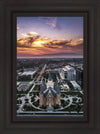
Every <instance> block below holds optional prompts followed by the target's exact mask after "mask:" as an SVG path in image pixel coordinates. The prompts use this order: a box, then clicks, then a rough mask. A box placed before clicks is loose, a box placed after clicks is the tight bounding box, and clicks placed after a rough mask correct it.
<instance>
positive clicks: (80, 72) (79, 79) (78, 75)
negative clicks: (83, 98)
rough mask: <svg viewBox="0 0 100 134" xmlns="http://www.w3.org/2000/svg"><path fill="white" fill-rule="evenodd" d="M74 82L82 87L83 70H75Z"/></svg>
mask: <svg viewBox="0 0 100 134" xmlns="http://www.w3.org/2000/svg"><path fill="white" fill-rule="evenodd" d="M76 81H77V83H79V84H80V85H81V86H83V70H81V69H76Z"/></svg>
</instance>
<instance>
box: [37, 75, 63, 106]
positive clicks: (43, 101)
mask: <svg viewBox="0 0 100 134" xmlns="http://www.w3.org/2000/svg"><path fill="white" fill-rule="evenodd" d="M57 104H58V105H61V101H60V88H59V85H58V83H57V82H55V83H54V82H53V80H52V78H51V75H50V74H49V78H48V81H47V83H45V82H44V81H43V82H42V85H41V88H40V105H41V106H42V105H44V106H47V107H48V108H52V107H53V106H55V105H57Z"/></svg>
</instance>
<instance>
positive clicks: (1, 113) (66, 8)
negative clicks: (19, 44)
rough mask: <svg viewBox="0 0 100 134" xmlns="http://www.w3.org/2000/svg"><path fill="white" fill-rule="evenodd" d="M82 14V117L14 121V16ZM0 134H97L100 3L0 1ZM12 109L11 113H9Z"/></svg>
mask: <svg viewBox="0 0 100 134" xmlns="http://www.w3.org/2000/svg"><path fill="white" fill-rule="evenodd" d="M32 12H33V13H34V14H36V13H38V14H42V13H47V15H48V14H49V13H54V12H55V13H57V12H58V13H59V14H60V13H61V14H62V13H66V12H69V13H77V14H79V13H82V14H86V17H85V18H87V19H86V20H85V22H87V23H86V25H85V27H86V30H85V41H86V42H85V43H86V44H87V47H86V49H84V50H86V52H85V59H86V60H85V67H86V71H85V72H86V76H87V77H85V80H84V83H85V87H87V88H88V91H87V96H86V103H87V105H86V110H87V112H86V116H85V118H84V119H83V120H82V119H78V120H76V119H74V118H71V119H68V118H67V120H66V118H61V119H58V118H50V119H48V118H45V119H44V118H42V119H41V118H38V117H37V119H34V121H33V119H28V120H27V119H24V120H23V119H21V118H20V119H19V120H18V119H17V120H16V118H15V114H14V111H15V110H16V109H15V107H14V106H16V102H15V101H13V100H15V97H16V96H15V95H16V94H15V91H14V89H15V88H16V78H15V75H16V74H15V68H16V49H15V47H14V45H13V44H15V43H16V36H14V35H13V33H14V32H15V31H16V29H15V25H14V24H15V23H16V22H15V19H13V17H14V15H15V14H16V13H17V14H18V13H22V15H23V13H26V14H27V13H28V14H29V13H30V14H31V13H32ZM0 18H1V25H0V27H1V28H0V29H1V30H0V37H1V44H0V54H1V55H0V61H1V65H0V70H1V75H0V76H1V77H0V95H1V97H0V98H1V100H0V104H1V108H0V131H1V134H5V133H6V134H12V133H13V134H17V133H19V134H22V133H26V134H27V133H30V134H31V133H35V134H40V133H44V134H45V133H55V134H65V133H68V134H74V133H77V134H80V133H81V134H84V133H86V134H89V133H91V134H99V133H100V129H99V124H100V115H99V113H100V108H99V101H100V98H99V94H100V91H99V78H100V75H99V74H100V62H99V57H100V54H99V48H100V46H99V41H100V39H99V34H100V1H95V0H93V1H89V0H88V1H86V0H84V1H81V0H80V1H79V0H72V1H69V0H63V1H61V0H60V1H56V0H53V1H52V0H51V1H49V0H48V1H45V0H42V1H40V0H37V1H32V0H29V1H26V2H25V1H23V0H20V1H13V0H9V1H7V0H2V1H0ZM12 105H13V109H12Z"/></svg>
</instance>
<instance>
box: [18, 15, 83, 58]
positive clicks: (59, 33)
mask: <svg viewBox="0 0 100 134" xmlns="http://www.w3.org/2000/svg"><path fill="white" fill-rule="evenodd" d="M48 57H49V58H83V17H17V58H48Z"/></svg>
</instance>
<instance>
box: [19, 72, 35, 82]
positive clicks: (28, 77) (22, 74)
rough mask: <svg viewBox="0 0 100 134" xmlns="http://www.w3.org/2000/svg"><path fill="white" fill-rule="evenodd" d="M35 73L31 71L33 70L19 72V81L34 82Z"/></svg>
mask: <svg viewBox="0 0 100 134" xmlns="http://www.w3.org/2000/svg"><path fill="white" fill-rule="evenodd" d="M35 73H36V71H31V70H24V71H23V72H19V73H18V80H22V81H25V80H26V81H27V80H32V79H33V77H34V74H35Z"/></svg>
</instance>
